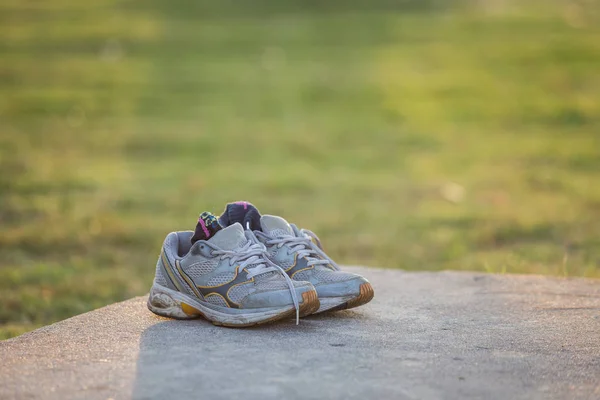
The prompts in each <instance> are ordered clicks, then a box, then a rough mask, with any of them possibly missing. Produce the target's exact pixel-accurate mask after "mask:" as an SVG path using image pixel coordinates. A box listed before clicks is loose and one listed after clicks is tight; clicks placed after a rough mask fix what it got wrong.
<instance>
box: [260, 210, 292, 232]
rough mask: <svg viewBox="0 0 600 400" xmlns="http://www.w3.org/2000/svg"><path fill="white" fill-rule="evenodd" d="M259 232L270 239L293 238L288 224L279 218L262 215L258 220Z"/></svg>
mask: <svg viewBox="0 0 600 400" xmlns="http://www.w3.org/2000/svg"><path fill="white" fill-rule="evenodd" d="M260 227H261V230H262V231H263V232H264V233H266V234H267V235H269V236H271V237H279V236H294V231H293V230H292V227H291V226H290V224H288V223H287V221H286V220H285V219H283V218H281V217H276V216H274V215H263V216H262V217H261V219H260Z"/></svg>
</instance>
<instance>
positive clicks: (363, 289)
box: [315, 282, 375, 314]
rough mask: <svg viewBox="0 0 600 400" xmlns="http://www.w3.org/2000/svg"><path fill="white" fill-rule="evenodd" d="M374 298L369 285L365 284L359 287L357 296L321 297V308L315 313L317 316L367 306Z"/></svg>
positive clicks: (371, 287)
mask: <svg viewBox="0 0 600 400" xmlns="http://www.w3.org/2000/svg"><path fill="white" fill-rule="evenodd" d="M374 296H375V291H374V290H373V286H371V284H370V283H368V282H365V283H363V284H362V285H360V287H359V293H358V296H343V297H321V298H320V299H319V300H320V303H321V306H320V307H319V309H318V310H317V311H316V312H315V314H319V313H322V312H325V311H340V310H347V309H350V308H354V307H358V306H362V305H363V304H367V303H368V302H370V301H371V300H373V297H374Z"/></svg>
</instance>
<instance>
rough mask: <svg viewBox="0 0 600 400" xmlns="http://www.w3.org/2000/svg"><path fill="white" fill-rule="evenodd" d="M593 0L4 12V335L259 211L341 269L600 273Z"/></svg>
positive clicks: (597, 30)
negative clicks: (240, 215)
mask: <svg viewBox="0 0 600 400" xmlns="http://www.w3.org/2000/svg"><path fill="white" fill-rule="evenodd" d="M598 10H599V8H598V7H597V3H596V2H594V1H580V2H573V1H566V0H565V1H557V0H553V1H549V2H542V1H530V2H525V3H523V2H517V1H502V0H489V1H477V2H475V1H470V2H465V1H456V2H441V1H440V2H436V1H416V0H415V1H398V2H392V1H383V0H380V1H371V2H362V3H357V2H343V1H332V2H327V3H326V4H320V3H318V2H281V1H266V0H263V1H257V2H231V1H226V2H218V3H212V2H211V3H209V2H185V1H181V0H177V1H170V2H158V1H152V2H149V1H144V2H142V1H138V0H136V1H116V0H90V1H86V2H75V1H72V0H60V1H59V0H53V1H48V2H38V1H31V0H28V1H18V0H11V1H7V0H2V1H0V38H1V39H2V40H1V41H0V260H1V262H0V290H1V292H2V295H3V302H2V305H0V337H10V336H13V335H17V334H20V333H22V332H24V331H27V330H30V329H33V328H35V327H37V326H40V325H44V324H47V323H50V322H53V321H56V320H59V319H63V318H66V317H69V316H71V315H74V314H77V313H81V312H85V311H87V310H90V309H93V308H96V307H100V306H102V305H105V304H108V303H111V302H114V301H118V300H122V299H125V298H128V297H131V296H134V295H140V294H143V293H145V292H146V291H147V290H148V288H149V286H150V284H151V280H152V275H153V272H154V265H155V262H156V256H157V253H158V249H159V246H160V243H161V242H162V240H163V239H164V236H165V235H166V233H168V232H169V231H171V230H181V229H192V228H193V226H194V224H195V221H196V217H197V215H198V213H200V212H201V211H203V210H212V211H214V212H220V211H221V210H222V208H223V205H224V203H225V202H228V201H234V200H240V199H245V200H250V201H252V202H253V203H255V204H256V205H257V206H258V207H259V208H260V209H261V210H262V211H263V212H267V213H272V214H282V215H284V216H285V217H286V218H288V219H289V220H290V221H293V222H296V223H298V224H299V225H300V226H303V227H309V228H310V229H312V230H314V231H316V232H317V233H318V234H319V235H320V236H321V238H322V239H323V241H324V244H325V246H326V248H327V250H328V252H330V253H331V254H332V255H333V256H334V257H335V258H337V259H338V260H339V261H340V262H342V263H347V264H366V265H372V266H384V267H392V268H405V269H409V270H441V269H464V270H480V271H489V272H516V273H541V274H550V275H560V276H588V277H599V276H600V239H599V238H600V223H599V222H600V185H598V183H599V182H600V138H599V134H600V133H599V128H600V98H599V95H598V93H600V75H599V74H598V71H599V70H600V16H599V13H598Z"/></svg>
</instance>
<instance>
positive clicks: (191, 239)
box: [148, 213, 319, 327]
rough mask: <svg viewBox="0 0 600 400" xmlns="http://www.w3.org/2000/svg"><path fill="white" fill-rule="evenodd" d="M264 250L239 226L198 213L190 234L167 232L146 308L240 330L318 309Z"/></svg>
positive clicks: (309, 290)
mask: <svg viewBox="0 0 600 400" xmlns="http://www.w3.org/2000/svg"><path fill="white" fill-rule="evenodd" d="M265 250H266V249H265V247H264V246H263V245H262V244H260V243H258V242H256V241H255V237H254V235H252V234H251V233H250V232H248V233H245V232H244V229H243V228H242V226H241V225H240V224H233V225H230V226H228V227H226V228H222V227H221V226H220V225H219V223H218V221H217V219H216V218H215V217H214V216H213V215H212V214H210V213H203V214H202V215H201V218H200V219H199V220H198V226H197V229H196V232H192V231H184V232H172V233H170V234H169V235H167V238H166V239H165V241H164V244H163V247H162V250H161V253H160V256H159V258H158V262H157V264H156V276H155V278H154V283H153V285H152V289H151V290H150V296H149V298H148V308H149V309H150V311H152V312H154V313H155V314H158V315H161V316H165V317H171V318H178V319H191V318H198V317H200V316H202V317H204V318H206V319H208V320H209V321H211V322H212V323H213V324H215V325H223V326H231V327H245V326H252V325H258V324H262V323H266V322H272V321H277V320H280V319H283V318H288V317H291V316H293V315H294V313H295V314H296V321H298V318H299V317H301V316H304V315H308V314H311V313H313V312H315V311H316V310H317V309H318V308H319V300H318V297H317V293H316V291H315V289H314V287H313V286H312V285H311V284H310V283H309V282H301V281H292V280H291V279H290V278H289V277H288V276H287V275H286V274H285V272H284V271H283V270H282V269H281V268H280V267H279V266H277V265H276V264H274V263H273V262H271V261H270V260H269V259H268V256H267V253H266V252H265Z"/></svg>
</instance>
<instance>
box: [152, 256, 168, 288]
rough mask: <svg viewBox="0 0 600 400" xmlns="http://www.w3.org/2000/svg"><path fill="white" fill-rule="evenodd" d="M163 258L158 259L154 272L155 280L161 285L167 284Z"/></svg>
mask: <svg viewBox="0 0 600 400" xmlns="http://www.w3.org/2000/svg"><path fill="white" fill-rule="evenodd" d="M161 263H162V261H161V259H160V258H159V259H158V261H157V262H156V273H155V274H154V281H155V282H156V283H157V284H159V285H161V286H167V285H168V283H167V280H166V279H165V277H164V276H163V273H162V270H161Z"/></svg>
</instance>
